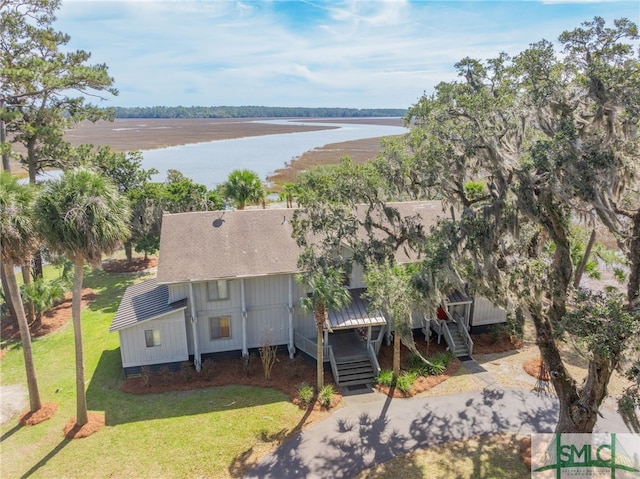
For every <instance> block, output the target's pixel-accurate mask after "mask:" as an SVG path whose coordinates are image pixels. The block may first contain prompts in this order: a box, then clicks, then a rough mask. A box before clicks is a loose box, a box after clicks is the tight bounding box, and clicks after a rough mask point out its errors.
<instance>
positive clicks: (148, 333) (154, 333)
mask: <svg viewBox="0 0 640 479" xmlns="http://www.w3.org/2000/svg"><path fill="white" fill-rule="evenodd" d="M144 341H145V343H147V347H148V348H155V347H157V346H162V341H161V340H160V330H159V329H145V330H144Z"/></svg>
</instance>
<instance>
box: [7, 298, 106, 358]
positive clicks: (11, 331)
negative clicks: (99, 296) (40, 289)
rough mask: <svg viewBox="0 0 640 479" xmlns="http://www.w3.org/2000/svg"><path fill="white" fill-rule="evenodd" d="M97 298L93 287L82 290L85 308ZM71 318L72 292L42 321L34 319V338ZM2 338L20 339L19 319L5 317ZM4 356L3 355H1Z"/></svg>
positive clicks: (30, 329) (32, 325) (43, 317)
mask: <svg viewBox="0 0 640 479" xmlns="http://www.w3.org/2000/svg"><path fill="white" fill-rule="evenodd" d="M95 298H96V293H95V291H94V290H93V289H91V288H84V289H83V290H82V309H85V308H86V307H87V306H88V305H89V303H91V301H93V300H94V299H95ZM70 319H71V292H70V291H69V292H67V293H66V294H65V295H64V299H63V300H62V302H61V303H60V304H58V305H57V306H54V307H53V308H52V309H51V310H49V311H48V312H46V313H45V314H43V315H42V319H41V320H40V322H36V321H33V322H32V323H31V324H29V331H30V332H31V337H32V338H39V337H41V336H44V335H46V334H49V333H52V332H54V331H56V330H58V329H60V328H61V327H62V326H64V325H65V324H67V323H68V322H69V320H70ZM0 338H1V339H2V340H7V339H8V340H16V341H17V340H20V329H19V328H18V323H17V321H16V320H15V319H14V318H12V317H9V316H8V317H6V318H3V321H2V325H1V326H0ZM0 357H2V356H0Z"/></svg>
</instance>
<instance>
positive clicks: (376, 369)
mask: <svg viewBox="0 0 640 479" xmlns="http://www.w3.org/2000/svg"><path fill="white" fill-rule="evenodd" d="M367 353H369V361H370V362H371V366H373V372H374V373H376V377H378V375H379V374H380V363H379V362H378V355H377V354H376V351H375V348H374V345H373V343H371V344H369V347H368V348H367Z"/></svg>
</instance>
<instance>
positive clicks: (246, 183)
mask: <svg viewBox="0 0 640 479" xmlns="http://www.w3.org/2000/svg"><path fill="white" fill-rule="evenodd" d="M222 191H223V192H224V195H225V196H226V197H227V198H231V199H232V200H233V201H234V202H235V204H236V207H237V208H238V209H239V210H243V209H244V207H245V206H246V204H247V203H259V202H260V201H263V200H264V189H263V188H262V181H260V177H259V176H258V175H257V173H254V172H253V171H251V170H234V171H232V172H231V173H229V177H228V178H227V181H226V182H224V183H223V184H222Z"/></svg>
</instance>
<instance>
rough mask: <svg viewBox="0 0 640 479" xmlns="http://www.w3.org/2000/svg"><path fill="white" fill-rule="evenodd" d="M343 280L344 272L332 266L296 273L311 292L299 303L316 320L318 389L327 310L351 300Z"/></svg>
mask: <svg viewBox="0 0 640 479" xmlns="http://www.w3.org/2000/svg"><path fill="white" fill-rule="evenodd" d="M343 280H344V273H343V272H342V270H340V269H338V268H334V267H329V268H327V269H325V270H322V269H315V270H313V271H309V272H305V273H301V274H299V275H298V281H299V282H300V283H302V284H304V285H306V286H307V287H308V288H309V289H311V293H309V295H308V296H306V297H304V298H302V301H301V305H302V307H303V309H304V310H305V311H308V312H313V317H314V319H315V322H316V334H317V342H316V357H317V361H318V362H317V369H316V372H317V388H318V391H320V390H321V389H322V387H323V386H324V369H323V368H324V357H323V344H322V336H323V333H324V326H325V323H326V321H327V319H328V317H329V310H332V309H334V310H335V309H340V308H343V307H344V306H346V305H347V304H349V302H350V301H351V294H350V293H349V291H348V290H346V289H345V288H344V287H343Z"/></svg>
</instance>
